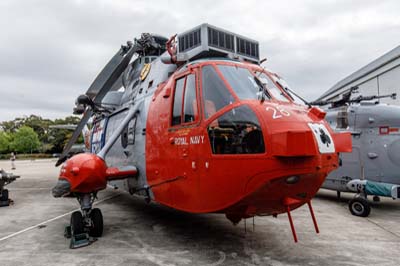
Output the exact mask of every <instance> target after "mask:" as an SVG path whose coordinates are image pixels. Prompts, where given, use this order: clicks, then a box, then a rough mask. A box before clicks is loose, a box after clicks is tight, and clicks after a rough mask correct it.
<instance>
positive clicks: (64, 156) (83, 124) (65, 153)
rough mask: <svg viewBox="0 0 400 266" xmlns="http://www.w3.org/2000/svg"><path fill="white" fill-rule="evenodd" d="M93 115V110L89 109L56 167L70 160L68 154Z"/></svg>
mask: <svg viewBox="0 0 400 266" xmlns="http://www.w3.org/2000/svg"><path fill="white" fill-rule="evenodd" d="M92 114H93V111H92V110H91V109H89V108H87V109H86V112H85V114H84V115H83V117H82V119H81V121H79V124H78V125H77V126H76V128H75V131H74V133H73V134H72V137H71V138H70V139H69V140H68V143H67V145H65V147H64V150H63V151H62V153H61V155H60V157H59V158H58V160H57V162H56V166H59V165H60V164H62V163H63V162H64V161H65V160H66V159H67V158H68V153H69V151H70V150H71V148H72V145H74V144H75V142H76V140H77V139H78V138H79V135H80V134H81V132H82V130H83V128H84V127H85V125H86V124H87V122H88V121H89V119H90V117H91V116H92Z"/></svg>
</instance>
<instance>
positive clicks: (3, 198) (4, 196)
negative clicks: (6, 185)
mask: <svg viewBox="0 0 400 266" xmlns="http://www.w3.org/2000/svg"><path fill="white" fill-rule="evenodd" d="M7 200H8V189H4V190H3V192H2V193H1V198H0V201H7Z"/></svg>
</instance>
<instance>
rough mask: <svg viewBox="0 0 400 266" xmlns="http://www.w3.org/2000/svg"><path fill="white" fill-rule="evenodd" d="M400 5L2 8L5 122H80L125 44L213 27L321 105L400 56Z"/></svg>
mask: <svg viewBox="0 0 400 266" xmlns="http://www.w3.org/2000/svg"><path fill="white" fill-rule="evenodd" d="M399 8H400V3H399V2H398V1H381V2H376V1H344V0H341V1H307V0H304V1H286V0H283V1H268V2H267V1H238V0H234V1H209V0H206V1H168V2H167V1H162V0H157V1H144V0H140V1H128V0H126V1H111V0H110V1H77V0H75V1H51V0H43V1H15V0H8V1H7V0H3V1H1V2H0V10H1V11H0V24H1V25H4V26H3V27H2V34H1V35H0V58H1V60H0V84H1V86H0V121H3V120H9V119H13V118H14V117H16V116H21V115H29V114H31V113H34V114H37V115H41V116H44V117H50V118H55V117H61V116H66V115H69V114H71V110H72V107H73V104H74V100H75V98H76V96H77V95H79V94H81V93H84V92H85V91H86V89H87V88H88V87H89V85H90V83H91V82H92V81H93V79H94V78H95V77H96V75H97V73H98V72H99V71H100V70H101V69H102V67H103V66H104V64H105V63H106V62H107V61H108V60H109V59H110V57H111V56H112V55H113V54H114V53H115V51H116V50H117V49H118V48H119V46H120V44H122V43H125V41H127V40H132V39H133V38H134V37H138V36H140V34H141V33H142V32H153V33H158V34H161V35H164V36H171V35H173V34H175V33H179V32H182V31H185V30H187V29H189V28H191V27H194V26H196V25H199V24H201V23H204V22H208V23H210V24H213V25H216V26H218V27H221V28H226V29H228V30H230V31H233V32H237V33H239V34H242V35H245V36H249V37H251V38H253V39H256V40H258V41H259V42H260V47H261V55H262V57H267V58H268V61H267V63H266V67H267V68H268V69H270V70H272V71H275V72H277V73H279V74H281V75H282V76H284V77H285V78H286V79H287V81H288V83H289V84H291V86H292V87H293V89H295V90H297V92H298V93H300V94H301V95H303V96H305V97H306V98H307V99H309V100H312V99H315V98H317V97H318V96H319V95H321V94H322V93H323V92H324V91H326V90H328V89H329V88H330V87H331V86H332V85H333V84H335V83H336V82H337V81H339V80H340V79H342V78H344V77H345V76H347V75H349V74H350V73H352V72H353V71H355V70H357V69H359V68H361V67H362V66H364V65H365V64H367V63H369V62H370V61H372V60H374V59H375V58H377V57H378V56H380V55H382V54H384V53H385V52H387V51H389V50H390V49H392V48H394V47H395V46H397V45H398V44H399V43H398V41H399V39H400V38H399V37H400V20H399V19H398V14H397V13H398V12H397V11H398V10H399Z"/></svg>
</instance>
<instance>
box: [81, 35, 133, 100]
mask: <svg viewBox="0 0 400 266" xmlns="http://www.w3.org/2000/svg"><path fill="white" fill-rule="evenodd" d="M134 47H135V46H133V45H132V44H131V43H128V46H122V47H121V49H120V50H119V51H118V52H117V53H116V54H115V55H114V56H113V57H112V58H111V60H110V61H109V62H108V63H107V65H106V66H105V67H104V68H103V70H102V71H101V72H100V73H99V75H98V76H97V77H96V79H95V80H94V81H93V83H92V84H91V85H90V87H89V89H88V90H87V91H86V95H87V96H89V97H90V98H92V100H93V101H94V102H95V103H101V100H102V99H103V98H104V96H105V95H106V93H107V92H108V91H110V90H111V88H113V86H114V83H115V82H116V81H118V80H119V79H120V78H121V75H122V73H123V72H124V70H125V69H126V67H127V66H128V64H129V61H130V60H131V58H132V56H133V54H134V53H135V51H136V49H134Z"/></svg>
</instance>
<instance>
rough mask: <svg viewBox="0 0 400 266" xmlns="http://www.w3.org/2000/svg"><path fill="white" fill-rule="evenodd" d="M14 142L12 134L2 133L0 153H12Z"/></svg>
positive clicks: (0, 133)
mask: <svg viewBox="0 0 400 266" xmlns="http://www.w3.org/2000/svg"><path fill="white" fill-rule="evenodd" d="M12 140H13V138H12V135H11V134H8V133H6V132H2V131H0V153H8V152H10V150H11V149H10V148H11V142H12Z"/></svg>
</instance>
